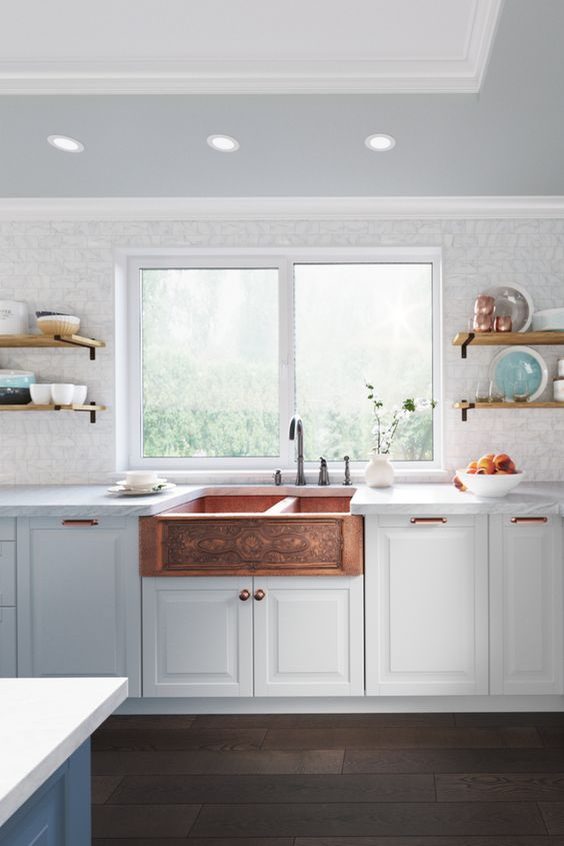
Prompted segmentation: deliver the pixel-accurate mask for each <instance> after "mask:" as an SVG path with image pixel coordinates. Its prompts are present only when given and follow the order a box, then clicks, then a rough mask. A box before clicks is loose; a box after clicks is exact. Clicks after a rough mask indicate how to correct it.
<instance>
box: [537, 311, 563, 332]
mask: <svg viewBox="0 0 564 846" xmlns="http://www.w3.org/2000/svg"><path fill="white" fill-rule="evenodd" d="M533 332H564V308H546V309H544V310H543V311H535V313H534V314H533Z"/></svg>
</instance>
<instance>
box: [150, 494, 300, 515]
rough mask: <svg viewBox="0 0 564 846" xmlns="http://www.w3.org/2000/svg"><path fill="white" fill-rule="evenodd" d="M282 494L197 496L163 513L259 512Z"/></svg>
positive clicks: (276, 501) (279, 498)
mask: <svg viewBox="0 0 564 846" xmlns="http://www.w3.org/2000/svg"><path fill="white" fill-rule="evenodd" d="M284 499H285V497H283V496H269V495H262V494H258V495H249V494H217V495H211V496H199V497H198V498H197V499H192V500H190V502H184V503H182V505H175V506H174V508H169V509H168V511H165V512H164V513H165V514H260V513H261V512H264V511H267V510H268V509H269V508H271V507H272V506H273V505H276V504H277V503H278V502H282V501H283V500H284Z"/></svg>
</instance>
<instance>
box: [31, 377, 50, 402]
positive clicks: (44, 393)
mask: <svg viewBox="0 0 564 846" xmlns="http://www.w3.org/2000/svg"><path fill="white" fill-rule="evenodd" d="M29 392H30V394H31V401H32V403H33V404H34V405H50V404H51V385H47V384H41V383H40V382H36V383H35V384H34V385H30V386H29Z"/></svg>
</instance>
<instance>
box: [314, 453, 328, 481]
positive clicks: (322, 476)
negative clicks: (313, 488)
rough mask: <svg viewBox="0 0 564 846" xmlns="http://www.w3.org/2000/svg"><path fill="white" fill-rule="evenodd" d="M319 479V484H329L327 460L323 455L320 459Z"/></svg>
mask: <svg viewBox="0 0 564 846" xmlns="http://www.w3.org/2000/svg"><path fill="white" fill-rule="evenodd" d="M319 461H320V464H319V479H318V481H317V484H318V485H328V484H330V482H329V471H328V470H327V460H326V459H325V458H323V456H321V458H320V459H319Z"/></svg>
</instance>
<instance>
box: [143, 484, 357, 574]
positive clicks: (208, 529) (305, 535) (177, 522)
mask: <svg viewBox="0 0 564 846" xmlns="http://www.w3.org/2000/svg"><path fill="white" fill-rule="evenodd" d="M347 493H348V495H339V496H334V495H328V496H320V495H319V496H315V495H314V496H300V495H292V496H283V495H278V496H277V495H275V494H264V495H263V494H261V495H249V494H220V495H205V496H201V497H198V498H197V499H194V500H191V501H190V502H186V503H183V504H182V505H180V506H175V507H174V508H171V509H169V510H168V511H163V512H162V513H161V514H158V515H156V516H154V517H142V518H141V519H140V535H141V537H140V546H141V574H142V575H143V576H180V575H185V576H212V575H221V576H229V575H280V576H287V575H308V576H315V575H335V576H339V575H347V576H348V575H360V574H362V572H363V569H364V547H363V519H362V517H358V516H354V515H352V514H350V499H351V496H352V494H353V493H354V491H352V490H351V491H350V493H349V492H347Z"/></svg>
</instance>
